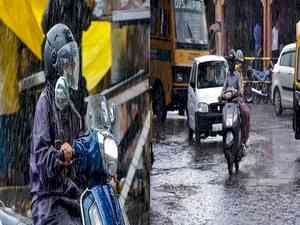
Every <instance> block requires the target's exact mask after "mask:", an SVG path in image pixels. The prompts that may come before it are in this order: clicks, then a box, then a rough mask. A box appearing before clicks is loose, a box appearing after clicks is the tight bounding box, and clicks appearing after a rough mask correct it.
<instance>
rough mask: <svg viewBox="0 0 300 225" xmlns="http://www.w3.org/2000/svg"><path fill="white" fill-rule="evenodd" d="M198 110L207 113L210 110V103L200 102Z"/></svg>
mask: <svg viewBox="0 0 300 225" xmlns="http://www.w3.org/2000/svg"><path fill="white" fill-rule="evenodd" d="M198 111H199V112H202V113H207V112H208V104H206V103H204V102H200V103H199V104H198Z"/></svg>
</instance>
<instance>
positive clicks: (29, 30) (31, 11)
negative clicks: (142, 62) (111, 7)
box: [0, 0, 111, 90]
mask: <svg viewBox="0 0 300 225" xmlns="http://www.w3.org/2000/svg"><path fill="white" fill-rule="evenodd" d="M46 7H47V0H0V20H2V21H3V23H4V24H5V25H6V26H7V27H9V28H10V29H11V30H12V31H13V32H14V33H15V34H16V35H17V37H18V38H19V39H20V40H21V41H22V42H23V43H24V44H25V45H26V46H27V47H28V48H30V49H31V51H32V52H33V53H34V54H35V55H36V56H37V57H38V58H41V49H40V48H41V43H42V39H43V33H42V29H41V20H42V16H43V13H44V10H45V8H46ZM110 29H111V26H110V23H108V22H93V23H92V25H91V26H90V28H89V30H88V31H87V32H85V33H84V34H83V41H82V54H83V59H82V60H83V62H82V63H83V74H84V76H85V78H86V80H87V88H88V90H91V89H93V88H94V87H95V86H96V85H97V84H98V83H99V81H100V80H101V79H102V78H103V76H104V75H105V74H106V72H107V71H108V70H109V68H110V67H111V38H110Z"/></svg>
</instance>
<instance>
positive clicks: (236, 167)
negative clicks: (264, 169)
mask: <svg viewBox="0 0 300 225" xmlns="http://www.w3.org/2000/svg"><path fill="white" fill-rule="evenodd" d="M234 165H235V172H236V173H238V172H239V169H240V165H239V161H237V160H236V161H235V162H234Z"/></svg>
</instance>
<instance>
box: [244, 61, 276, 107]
mask: <svg viewBox="0 0 300 225" xmlns="http://www.w3.org/2000/svg"><path fill="white" fill-rule="evenodd" d="M272 68H273V67H272V65H270V66H269V67H268V69H266V70H264V71H259V70H255V69H253V68H251V67H250V68H249V69H248V71H247V78H248V82H247V84H246V86H245V100H246V102H248V103H249V102H254V103H256V104H259V103H260V101H261V100H263V102H264V103H265V104H267V103H268V101H269V100H270V83H271V81H272Z"/></svg>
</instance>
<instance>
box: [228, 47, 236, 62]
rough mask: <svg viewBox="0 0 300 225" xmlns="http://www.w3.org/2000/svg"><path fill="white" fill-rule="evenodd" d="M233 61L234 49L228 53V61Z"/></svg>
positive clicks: (234, 57) (234, 56)
mask: <svg viewBox="0 0 300 225" xmlns="http://www.w3.org/2000/svg"><path fill="white" fill-rule="evenodd" d="M235 59H236V52H235V51H234V49H231V50H230V51H229V55H228V60H229V61H234V60H235Z"/></svg>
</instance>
